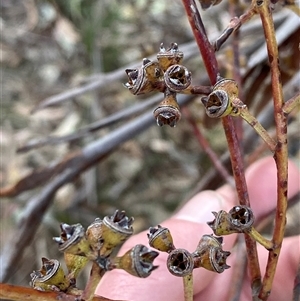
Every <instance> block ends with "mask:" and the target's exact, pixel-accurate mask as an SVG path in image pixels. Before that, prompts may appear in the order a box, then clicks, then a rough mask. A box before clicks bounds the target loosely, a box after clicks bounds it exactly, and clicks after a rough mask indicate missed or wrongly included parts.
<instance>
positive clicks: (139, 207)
mask: <svg viewBox="0 0 300 301" xmlns="http://www.w3.org/2000/svg"><path fill="white" fill-rule="evenodd" d="M284 4H286V3H284V2H279V3H278V4H277V5H276V10H275V13H274V20H275V25H276V29H277V33H278V36H277V38H278V42H279V45H280V62H281V70H282V80H283V84H284V97H285V99H286V100H287V99H289V98H290V97H292V96H293V95H294V94H295V93H296V92H298V91H299V82H300V75H299V48H298V47H299V36H300V23H299V17H297V15H296V14H294V13H293V12H292V11H291V10H289V9H287V8H285V7H283V6H284ZM0 5H1V41H0V43H1V53H2V54H1V132H0V135H1V141H0V143H1V168H0V185H1V187H2V192H1V195H2V198H1V203H0V206H1V212H0V214H1V233H0V243H1V252H2V257H1V263H0V264H1V269H2V271H1V274H2V276H3V275H4V274H6V277H4V278H3V279H5V281H8V282H10V283H14V284H20V285H28V283H29V281H30V277H29V274H30V273H31V272H32V271H33V270H37V269H39V268H40V266H41V257H47V258H57V259H61V258H62V254H60V253H59V252H58V250H57V245H56V244H55V243H53V241H52V237H53V236H58V235H59V233H60V230H59V223H60V222H66V223H70V224H72V223H81V224H82V225H83V226H85V227H87V226H88V225H89V224H90V223H91V222H92V221H93V220H94V219H95V217H101V218H102V217H103V216H105V215H111V214H113V212H114V211H115V210H116V209H121V210H125V211H126V213H127V215H129V216H134V218H135V222H134V228H135V231H141V230H143V229H146V228H148V227H149V226H155V225H157V224H158V223H160V222H161V221H162V220H164V219H165V218H167V217H168V216H170V215H171V214H172V213H173V212H174V210H176V208H177V207H178V206H180V205H181V204H182V203H183V202H184V201H185V200H187V199H188V198H190V197H191V196H192V195H193V194H195V193H196V192H198V191H199V190H203V189H214V188H216V187H218V186H219V185H221V184H222V183H224V182H225V180H224V179H223V178H222V177H221V176H220V174H219V172H216V170H215V169H214V167H213V164H212V163H211V161H210V160H209V158H208V155H207V154H206V152H205V151H204V150H203V148H202V147H201V146H200V145H199V141H198V140H197V138H196V136H195V134H194V130H193V127H192V125H191V123H190V122H189V120H188V118H186V117H185V115H183V117H182V120H181V121H180V122H179V123H178V125H177V126H176V127H175V128H170V127H168V126H164V127H162V128H160V127H158V126H156V122H155V120H154V119H153V121H151V122H150V123H148V124H147V125H145V128H144V130H143V132H142V133H140V134H139V135H135V134H134V133H132V134H131V138H130V139H128V140H127V141H126V142H122V143H117V145H116V147H115V148H114V150H113V151H109V152H107V153H106V154H105V156H103V158H101V159H99V160H97V162H95V163H94V164H92V165H91V166H90V168H88V169H87V170H86V171H85V172H82V173H79V174H78V175H77V176H76V177H75V179H74V180H72V182H70V183H67V184H65V185H62V186H61V187H60V188H59V189H57V191H56V193H55V194H54V196H53V197H52V198H51V203H50V204H49V206H48V208H47V209H44V210H41V211H38V212H39V213H38V214H41V215H42V216H43V218H42V222H41V223H37V224H35V223H34V218H33V222H32V227H33V228H34V229H33V230H32V233H33V234H32V235H33V236H32V238H30V239H27V240H26V241H25V242H24V245H26V247H22V248H21V250H17V252H19V258H18V262H16V265H15V266H10V271H9V272H7V271H6V272H5V269H4V266H5V267H6V268H7V265H6V260H7V256H9V254H10V252H16V250H15V249H16V248H17V245H16V243H15V242H14V240H13V239H14V238H15V237H16V236H17V233H18V231H20V229H22V227H23V219H24V216H26V212H28V210H29V209H30V208H29V207H28V206H30V205H29V204H31V203H30V202H31V201H32V200H34V199H36V198H42V197H43V193H44V192H45V187H46V188H47V187H48V186H47V185H49V183H50V184H51V181H54V180H55V179H56V177H57V176H59V175H60V174H61V173H62V172H63V171H64V170H65V168H66V166H64V165H63V164H61V163H62V162H65V160H67V158H70V157H72V156H73V155H74V154H78V153H80V152H81V151H82V149H84V148H85V147H86V146H88V145H90V144H91V143H93V142H94V141H100V140H101V139H103V137H106V138H107V139H108V140H109V139H110V137H111V136H110V135H111V133H113V132H114V131H115V130H117V129H119V128H121V127H123V126H124V125H126V124H128V123H129V122H131V121H132V120H134V119H135V118H138V117H139V115H140V114H142V112H144V111H145V112H150V113H151V112H152V111H153V109H154V108H155V106H156V104H157V103H158V102H159V101H161V100H162V98H163V95H162V94H161V97H159V95H156V96H155V95H143V96H133V95H132V94H131V93H130V92H129V91H128V90H127V89H126V88H124V86H123V83H125V82H126V81H127V78H126V74H125V69H126V68H134V67H136V66H138V65H141V63H142V59H143V58H144V57H149V58H152V59H153V58H155V55H156V53H157V52H158V51H159V46H160V43H162V42H163V43H164V45H165V47H169V45H170V43H172V42H176V43H178V45H179V49H181V50H184V54H185V58H184V61H183V65H185V66H186V67H187V68H188V69H189V70H190V71H191V72H192V76H193V82H194V83H195V84H201V85H209V81H208V78H207V76H206V73H205V70H204V67H203V65H202V60H201V57H200V55H199V52H198V50H197V47H196V45H195V43H194V42H193V36H192V32H191V30H190V28H189V24H188V21H187V18H186V17H185V14H184V11H183V7H182V4H181V1H179V0H174V1H172V2H170V1H159V0H152V1H149V0H148V1H145V0H135V1H133V0H128V1H117V0H102V1H96V0H85V1H83V0H72V1H60V0H52V1H51V0H49V1H46V0H36V1H34V0H26V1H22V0H2V1H1V4H0ZM247 7H249V3H247V2H241V3H239V4H238V5H236V7H235V8H236V12H237V15H238V16H239V15H241V14H242V13H243V12H244V11H245V10H246V9H247ZM229 8H230V7H229V4H228V2H227V1H223V2H222V3H221V4H219V5H218V6H215V7H212V8H210V9H209V10H207V11H205V12H203V11H202V12H201V14H202V15H203V21H204V25H205V27H206V30H207V34H208V36H209V38H210V40H211V41H214V40H215V39H216V38H217V37H218V36H219V35H220V34H221V32H222V31H223V29H225V28H226V27H227V25H228V24H229V21H230V19H231V17H232V16H231V15H230V13H229V11H231V10H230V9H229ZM294 18H296V22H295V19H294ZM238 38H239V39H240V43H239V45H240V46H239V47H240V48H239V64H240V76H241V81H242V83H243V86H242V91H241V92H242V95H243V101H244V102H245V103H246V104H247V105H248V107H249V110H250V112H251V113H252V114H253V115H254V116H256V117H259V120H260V121H261V122H262V123H263V124H264V125H265V127H266V128H267V129H268V130H269V131H270V133H271V134H274V124H273V118H272V102H271V99H272V94H271V87H270V72H269V71H270V70H269V66H268V63H267V56H266V52H265V47H264V41H265V39H264V36H263V32H262V29H261V25H260V20H259V19H258V18H257V17H254V18H253V19H252V20H251V21H250V22H248V23H247V24H245V25H244V26H242V28H241V34H240V35H239V37H237V39H238ZM218 62H219V64H220V68H221V70H222V76H229V77H230V75H231V77H232V74H233V67H232V66H233V63H232V62H233V51H232V40H231V39H229V41H227V42H226V43H225V45H223V47H222V48H221V50H220V51H219V52H218ZM151 97H152V98H153V97H156V100H155V102H154V103H153V104H151V105H150V106H149V105H148V107H147V108H144V109H143V110H140V111H136V112H135V113H134V114H132V115H131V116H129V117H127V118H120V119H118V118H116V121H114V122H112V123H109V124H108V125H107V126H103V127H101V128H100V127H99V129H97V130H93V131H85V132H84V133H83V134H81V135H79V134H78V133H80V131H81V132H82V129H83V128H84V129H87V128H91V127H93V125H97V124H98V122H99V121H101V120H106V118H108V117H109V116H112V115H113V114H115V113H117V112H118V113H120V114H121V116H122V112H124V110H126V109H128V108H137V107H138V106H139V105H141V104H143V103H146V102H147V101H149V99H150V98H151ZM155 103H156V104H155ZM188 108H189V110H190V114H191V116H190V118H192V119H193V121H194V122H195V123H196V125H197V126H198V128H199V129H201V133H202V135H203V137H204V138H205V139H207V141H208V142H209V145H210V147H211V149H212V150H213V151H214V152H215V153H216V155H217V156H218V157H219V158H222V159H223V160H224V166H225V167H226V168H227V170H228V173H231V170H230V164H229V161H228V154H226V153H227V147H226V139H225V136H224V134H223V129H222V126H221V122H220V120H209V119H208V118H207V117H206V115H205V112H204V109H203V106H202V103H201V101H200V97H199V96H195V97H193V98H192V99H191V100H190V101H189V105H188ZM151 114H152V113H151ZM141 122H143V121H141ZM238 125H239V127H240V128H239V129H240V133H242V129H244V135H243V139H242V140H241V145H242V147H243V149H244V153H245V164H246V165H248V164H250V163H251V162H253V161H255V160H256V159H258V158H260V157H262V156H265V155H266V154H269V152H268V150H267V148H266V147H265V146H264V145H263V143H262V142H261V140H259V139H257V136H256V134H255V133H254V131H253V130H252V129H251V128H250V127H249V126H248V125H247V124H245V123H238ZM94 127H97V126H94ZM72 134H74V136H73V138H72V137H71V136H70V135H72ZM49 137H52V138H49ZM53 137H60V139H55V138H53ZM70 137H71V138H70ZM101 141H102V140H101ZM289 142H290V143H289V147H290V148H289V154H290V157H291V159H292V160H294V162H296V163H297V164H298V166H299V159H300V152H299V110H297V111H294V112H292V114H291V116H290V118H289ZM75 164H76V162H75ZM55 166H60V168H57V169H55ZM53 167H54V169H55V170H54V171H53V170H52V168H53ZM29 175H30V176H31V177H30V178H28V181H27V182H26V181H25V182H22V183H23V184H22V185H19V186H17V185H16V183H18V182H19V181H20V180H22V179H26V177H28V176H29ZM298 205H299V202H297V200H296V199H295V200H294V203H293V206H294V207H293V208H298V209H299V207H295V206H298ZM200 209H201V208H199V210H200ZM298 209H297V210H291V211H294V212H296V213H297V212H299V210H298ZM24 212H25V213H24ZM297 222H298V224H297ZM288 227H289V228H288V231H287V235H292V234H295V233H297V229H298V230H299V217H298V216H297V214H296V215H294V216H293V215H291V216H290V218H289V221H288ZM11 248H14V250H11ZM88 273H89V271H88V269H87V270H86V272H84V273H83V274H82V276H81V282H79V286H80V285H81V286H82V284H83V283H84V281H85V279H86V277H87V276H88ZM3 279H2V281H3Z"/></svg>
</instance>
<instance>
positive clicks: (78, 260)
mask: <svg viewBox="0 0 300 301" xmlns="http://www.w3.org/2000/svg"><path fill="white" fill-rule="evenodd" d="M64 259H65V263H66V266H67V269H68V276H67V278H68V279H69V281H70V285H72V286H75V285H76V278H77V277H78V275H79V273H80V272H81V271H82V270H83V268H84V267H85V266H86V264H87V263H88V261H89V259H88V258H87V257H85V256H80V255H74V254H71V253H66V252H64Z"/></svg>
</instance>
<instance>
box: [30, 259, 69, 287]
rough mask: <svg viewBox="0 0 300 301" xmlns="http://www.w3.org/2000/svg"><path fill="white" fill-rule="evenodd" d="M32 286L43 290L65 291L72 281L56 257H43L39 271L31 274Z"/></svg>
mask: <svg viewBox="0 0 300 301" xmlns="http://www.w3.org/2000/svg"><path fill="white" fill-rule="evenodd" d="M30 277H31V282H30V284H31V286H32V287H33V288H34V289H37V290H41V291H65V290H66V289H67V288H68V287H69V286H70V282H69V280H68V279H67V278H66V277H65V273H64V271H63V269H62V267H61V265H60V263H59V261H58V260H56V259H50V260H49V259H47V258H45V257H43V258H42V267H41V269H40V270H39V271H34V272H33V273H31V274H30Z"/></svg>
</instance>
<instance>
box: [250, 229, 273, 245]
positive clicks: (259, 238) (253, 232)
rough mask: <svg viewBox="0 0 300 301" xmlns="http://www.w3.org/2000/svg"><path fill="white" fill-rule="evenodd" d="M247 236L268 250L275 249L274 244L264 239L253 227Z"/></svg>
mask: <svg viewBox="0 0 300 301" xmlns="http://www.w3.org/2000/svg"><path fill="white" fill-rule="evenodd" d="M247 234H248V235H249V236H251V237H252V238H253V239H254V240H255V241H256V242H258V243H259V244H260V245H262V246H263V247H265V248H266V249H267V250H271V249H273V248H274V244H273V242H272V241H271V240H268V239H266V238H265V237H263V236H262V235H261V234H260V233H259V232H258V231H257V230H256V229H255V228H254V227H251V229H250V230H249V231H248V232H247Z"/></svg>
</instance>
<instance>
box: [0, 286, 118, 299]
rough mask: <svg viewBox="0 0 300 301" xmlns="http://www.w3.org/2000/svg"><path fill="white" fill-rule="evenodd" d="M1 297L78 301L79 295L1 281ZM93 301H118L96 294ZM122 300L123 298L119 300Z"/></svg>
mask: <svg viewBox="0 0 300 301" xmlns="http://www.w3.org/2000/svg"><path fill="white" fill-rule="evenodd" d="M0 298H1V299H6V300H12V301H36V300H39V301H57V300H60V301H78V296H75V295H70V294H66V293H63V292H40V291H38V290H35V289H33V288H29V287H23V286H17V285H12V284H7V283H0ZM92 301H117V300H111V299H107V298H104V297H100V296H95V297H94V298H93V299H92ZM119 301H121V300H119Z"/></svg>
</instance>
